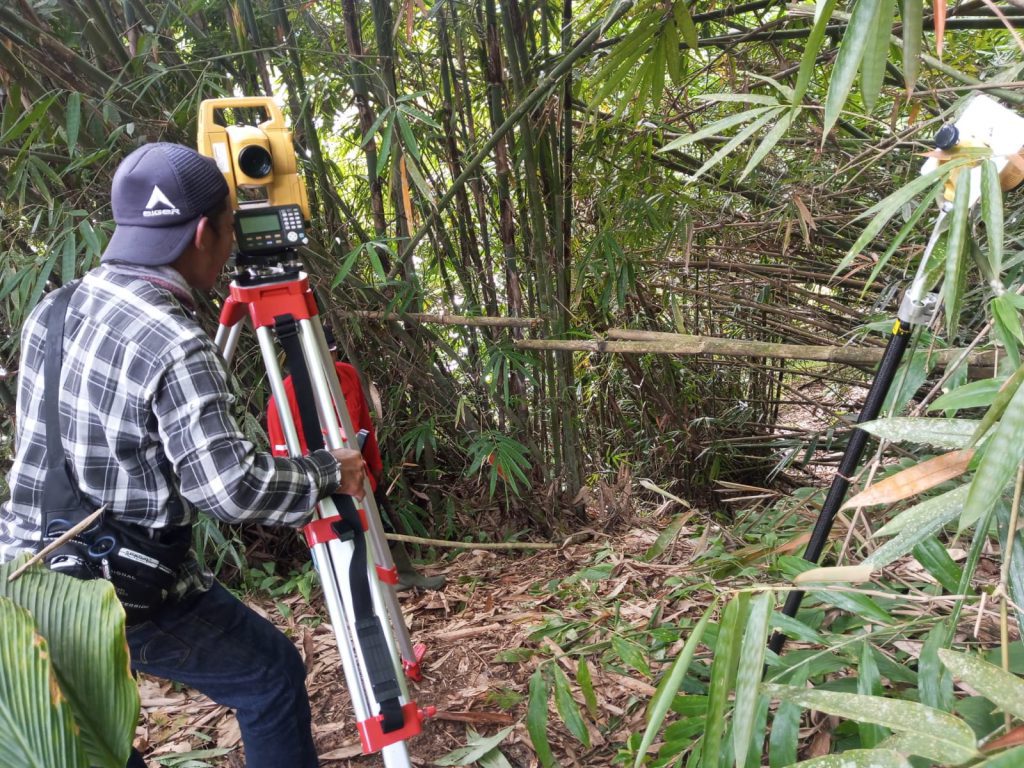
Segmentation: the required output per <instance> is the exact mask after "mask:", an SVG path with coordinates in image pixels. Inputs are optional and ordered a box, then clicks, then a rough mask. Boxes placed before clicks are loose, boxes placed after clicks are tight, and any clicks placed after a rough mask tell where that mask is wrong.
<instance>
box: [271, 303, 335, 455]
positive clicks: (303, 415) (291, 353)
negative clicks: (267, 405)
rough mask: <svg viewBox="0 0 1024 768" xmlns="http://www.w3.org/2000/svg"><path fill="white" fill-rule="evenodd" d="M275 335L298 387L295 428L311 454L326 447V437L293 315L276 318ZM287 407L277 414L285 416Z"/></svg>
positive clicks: (293, 380) (282, 405)
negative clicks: (321, 425) (299, 430)
mask: <svg viewBox="0 0 1024 768" xmlns="http://www.w3.org/2000/svg"><path fill="white" fill-rule="evenodd" d="M274 331H275V333H277V339H278V341H280V342H281V348H282V349H284V356H285V360H287V361H288V370H289V372H290V373H291V376H292V385H293V386H294V387H295V403H296V404H297V405H298V408H299V421H300V423H299V424H297V425H296V426H297V427H299V428H300V429H301V434H302V436H303V437H304V438H305V439H306V448H308V449H309V452H310V453H312V452H313V451H316V450H319V449H320V448H323V447H324V435H323V432H321V431H320V418H319V416H317V413H316V405H315V403H316V400H315V398H314V395H313V382H312V379H310V377H309V366H308V365H307V364H306V357H305V355H303V354H302V340H301V339H299V324H298V323H296V322H295V318H293V317H292V316H291V315H278V316H277V317H275V318H274ZM286 406H287V403H278V406H277V410H278V413H282V414H283V412H284V409H285V407H286Z"/></svg>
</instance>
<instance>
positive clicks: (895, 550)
mask: <svg viewBox="0 0 1024 768" xmlns="http://www.w3.org/2000/svg"><path fill="white" fill-rule="evenodd" d="M969 491H970V485H961V486H958V487H956V488H954V489H953V490H952V491H947V492H946V493H944V494H942V495H941V496H936V497H934V498H931V499H927V500H925V501H922V502H921V503H920V504H916V505H914V506H913V507H911V508H910V509H908V510H905V511H904V512H901V513H900V514H898V515H897V516H896V517H894V518H893V519H892V520H890V521H889V522H888V523H887V524H886V525H883V526H882V527H881V528H880V529H879V530H877V531H875V537H882V536H894V538H893V539H892V540H890V541H888V542H886V543H885V544H883V545H882V546H881V547H879V548H878V549H876V550H875V551H874V552H872V553H871V555H870V556H869V557H867V558H866V559H865V560H864V562H865V564H868V565H872V566H874V567H875V568H883V567H884V566H886V565H888V564H889V563H891V562H892V561H893V560H895V559H896V558H898V557H902V556H903V555H905V554H907V552H909V551H910V550H912V549H913V548H914V547H916V546H917V545H918V544H919V543H920V542H922V541H924V540H925V539H926V538H928V537H929V536H932V535H934V534H935V533H937V532H938V531H940V530H941V529H942V527H943V526H944V525H946V524H947V523H949V522H951V521H952V520H954V519H955V518H956V517H957V515H959V514H960V512H961V511H962V510H963V505H964V500H965V499H966V498H967V494H968V493H969Z"/></svg>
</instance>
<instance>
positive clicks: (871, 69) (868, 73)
mask: <svg viewBox="0 0 1024 768" xmlns="http://www.w3.org/2000/svg"><path fill="white" fill-rule="evenodd" d="M895 10H896V9H895V0H879V3H878V12H877V14H876V16H875V23H874V29H873V30H872V31H871V33H870V37H869V39H868V42H867V46H866V48H865V49H864V60H863V62H862V63H861V74H860V91H861V96H862V98H863V99H864V108H865V109H866V110H867V112H868V114H870V113H872V112H874V111H875V104H876V103H877V102H878V94H879V93H881V91H882V81H883V80H884V78H885V65H886V62H888V60H889V36H890V35H891V34H892V17H893V13H894V12H895Z"/></svg>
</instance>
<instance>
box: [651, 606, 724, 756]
mask: <svg viewBox="0 0 1024 768" xmlns="http://www.w3.org/2000/svg"><path fill="white" fill-rule="evenodd" d="M714 609H715V604H714V603H712V604H711V605H709V606H708V607H707V610H705V611H704V615H703V616H701V619H700V621H698V622H697V626H695V627H694V628H693V632H691V633H690V636H689V637H688V638H687V640H686V644H685V645H684V646H683V650H682V651H681V652H680V653H679V656H678V657H677V658H676V660H675V661H674V662H672V666H671V668H670V669H669V671H668V674H667V675H665V677H663V678H662V680H661V682H660V683H658V688H657V690H656V691H655V692H654V696H652V697H651V701H650V703H649V704H648V705H647V727H646V728H645V729H644V734H643V737H642V738H641V739H640V746H639V747H638V748H637V752H636V760H635V761H634V763H633V768H640V766H641V765H643V761H644V756H645V755H646V754H647V749H648V747H650V746H651V744H653V743H654V739H655V737H656V736H657V735H658V730H659V729H660V728H661V724H662V723H663V722H664V721H665V715H667V714H668V710H669V708H670V707H671V705H672V700H673V699H674V698H675V696H676V693H677V692H678V691H679V688H680V686H681V685H682V684H683V680H684V679H685V678H686V672H687V670H689V668H690V663H691V662H692V661H693V655H694V653H696V651H697V646H698V645H700V641H701V638H702V637H704V630H705V629H706V628H707V626H708V622H709V621H710V620H711V614H712V612H713V611H714Z"/></svg>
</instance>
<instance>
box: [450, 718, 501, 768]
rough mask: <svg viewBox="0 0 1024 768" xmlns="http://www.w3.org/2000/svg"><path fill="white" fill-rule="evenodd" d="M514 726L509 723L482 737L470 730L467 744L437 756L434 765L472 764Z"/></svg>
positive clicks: (498, 742)
mask: <svg viewBox="0 0 1024 768" xmlns="http://www.w3.org/2000/svg"><path fill="white" fill-rule="evenodd" d="M514 727H515V726H512V725H510V726H509V727H508V728H502V729H501V730H500V731H498V732H497V733H496V734H494V735H493V736H487V737H483V736H481V735H480V734H478V733H476V732H474V731H472V730H470V732H469V734H470V737H469V740H468V741H469V744H467V745H466V746H465V747H459V748H458V749H455V750H452V751H451V752H449V753H448V754H447V755H445V756H444V757H440V758H438V759H437V760H435V761H434V765H444V766H449V765H451V766H455V765H472V764H473V763H475V762H477V761H478V760H480V759H481V758H482V757H483V756H484V755H486V754H487V753H488V752H490V751H491V750H492V749H494V748H496V747H497V746H498V745H499V744H501V742H503V741H504V740H505V737H506V736H508V735H509V734H510V733H511V732H512V730H513V728H514Z"/></svg>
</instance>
